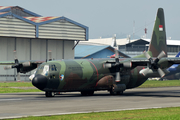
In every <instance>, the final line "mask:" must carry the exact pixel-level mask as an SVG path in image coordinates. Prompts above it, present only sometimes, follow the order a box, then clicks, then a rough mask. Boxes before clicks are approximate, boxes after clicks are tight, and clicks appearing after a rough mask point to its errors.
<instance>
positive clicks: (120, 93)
mask: <svg viewBox="0 0 180 120" xmlns="http://www.w3.org/2000/svg"><path fill="white" fill-rule="evenodd" d="M123 92H124V91H116V92H115V91H114V87H111V89H110V90H109V93H110V95H123Z"/></svg>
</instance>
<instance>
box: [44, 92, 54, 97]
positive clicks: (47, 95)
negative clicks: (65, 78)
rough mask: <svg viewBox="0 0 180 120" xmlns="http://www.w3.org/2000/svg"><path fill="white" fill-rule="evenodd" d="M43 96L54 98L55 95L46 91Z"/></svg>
mask: <svg viewBox="0 0 180 120" xmlns="http://www.w3.org/2000/svg"><path fill="white" fill-rule="evenodd" d="M45 95H46V97H54V96H55V93H54V92H50V91H46V92H45Z"/></svg>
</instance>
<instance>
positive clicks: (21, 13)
mask: <svg viewBox="0 0 180 120" xmlns="http://www.w3.org/2000/svg"><path fill="white" fill-rule="evenodd" d="M10 11H11V12H12V13H14V14H16V15H19V16H24V17H25V16H36V17H40V16H41V15H38V14H36V13H34V12H31V11H29V10H26V9H24V8H22V7H19V6H0V12H10Z"/></svg>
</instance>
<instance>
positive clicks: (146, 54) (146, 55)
mask: <svg viewBox="0 0 180 120" xmlns="http://www.w3.org/2000/svg"><path fill="white" fill-rule="evenodd" d="M144 55H145V57H146V58H147V59H150V58H151V56H150V55H149V54H148V53H147V52H146V51H144Z"/></svg>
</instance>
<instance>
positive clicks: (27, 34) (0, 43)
mask: <svg viewBox="0 0 180 120" xmlns="http://www.w3.org/2000/svg"><path fill="white" fill-rule="evenodd" d="M87 40H88V27H87V26H84V25H82V24H80V23H78V22H75V21H73V20H71V19H69V18H67V17H64V16H62V17H56V16H55V17H43V16H41V15H38V14H36V13H34V12H31V11H29V10H26V9H24V8H22V7H19V6H7V7H5V6H0V55H1V57H0V61H9V60H13V59H14V55H13V51H14V50H16V51H17V56H18V59H19V60H47V59H48V51H49V50H51V51H52V58H53V59H73V58H74V49H73V48H74V41H87ZM3 67H4V66H0V81H12V80H15V78H16V70H8V71H5V70H4V69H3ZM30 74H31V73H29V74H21V79H22V80H28V77H29V75H30Z"/></svg>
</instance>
